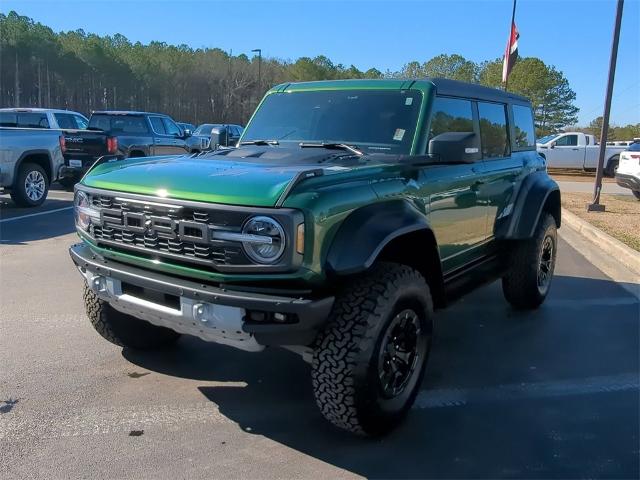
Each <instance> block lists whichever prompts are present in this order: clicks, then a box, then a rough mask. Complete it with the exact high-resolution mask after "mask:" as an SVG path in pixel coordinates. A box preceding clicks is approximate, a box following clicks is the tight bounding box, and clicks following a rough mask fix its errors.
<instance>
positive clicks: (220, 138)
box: [211, 127, 230, 150]
mask: <svg viewBox="0 0 640 480" xmlns="http://www.w3.org/2000/svg"><path fill="white" fill-rule="evenodd" d="M229 140H230V139H229V129H228V128H226V127H218V128H212V129H211V149H212V150H215V149H216V148H218V147H228V146H229Z"/></svg>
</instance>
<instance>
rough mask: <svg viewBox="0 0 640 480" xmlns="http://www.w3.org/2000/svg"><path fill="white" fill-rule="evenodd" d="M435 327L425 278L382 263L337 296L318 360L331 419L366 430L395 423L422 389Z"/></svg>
mask: <svg viewBox="0 0 640 480" xmlns="http://www.w3.org/2000/svg"><path fill="white" fill-rule="evenodd" d="M432 331H433V304H432V300H431V295H430V293H429V287H428V285H427V283H426V281H425V279H424V278H423V277H422V275H420V274H419V273H418V272H417V271H415V270H413V269H412V268H410V267H407V266H404V265H399V264H394V263H380V264H377V265H375V266H374V267H373V268H372V269H371V270H370V271H369V272H368V273H367V274H366V275H364V276H362V277H359V278H357V279H355V280H354V281H352V282H351V283H350V284H349V286H348V287H346V288H345V289H344V290H343V291H342V292H341V294H340V295H339V296H338V298H337V299H336V303H335V305H334V308H333V311H332V313H331V316H330V319H329V323H328V324H327V327H326V328H325V331H324V332H323V333H322V334H321V335H320V338H319V341H318V342H317V348H316V350H315V352H314V357H313V362H312V373H311V376H312V377H311V378H312V383H313V391H314V395H315V399H316V403H317V405H318V407H319V408H320V411H321V413H322V414H323V415H324V417H325V418H326V419H327V420H329V421H330V422H331V423H333V424H334V425H336V426H337V427H340V428H342V429H345V430H348V431H351V432H353V433H357V434H361V435H378V434H383V433H386V432H387V431H389V430H391V429H392V428H393V427H395V426H396V425H397V424H398V423H399V422H400V421H401V420H402V419H403V417H404V416H405V415H406V414H407V412H408V410H409V409H410V408H411V405H412V404H413V402H414V400H415V398H416V395H417V393H418V391H419V388H420V384H421V380H422V375H423V372H424V367H425V364H426V360H427V356H428V355H429V350H430V348H431V337H432Z"/></svg>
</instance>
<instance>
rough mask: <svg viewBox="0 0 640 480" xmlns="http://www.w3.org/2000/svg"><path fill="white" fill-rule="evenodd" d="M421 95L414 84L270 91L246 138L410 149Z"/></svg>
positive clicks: (377, 149)
mask: <svg viewBox="0 0 640 480" xmlns="http://www.w3.org/2000/svg"><path fill="white" fill-rule="evenodd" d="M421 100H422V94H421V93H420V92H419V91H415V90H404V91H401V90H329V91H314V92H293V93H272V94H270V95H268V96H267V97H266V98H265V99H264V101H263V102H262V104H261V105H260V108H259V109H258V110H257V111H256V113H255V115H254V117H253V119H252V120H251V122H250V123H249V125H247V127H246V129H245V132H244V135H243V136H242V141H243V142H247V141H252V140H278V141H280V142H296V143H300V142H317V143H345V144H348V145H353V146H357V147H358V148H359V149H361V150H363V151H364V152H365V153H366V152H367V151H368V152H369V153H373V152H381V153H410V151H411V143H412V141H413V137H414V133H415V129H416V123H417V121H418V113H419V111H420V104H421Z"/></svg>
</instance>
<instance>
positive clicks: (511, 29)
mask: <svg viewBox="0 0 640 480" xmlns="http://www.w3.org/2000/svg"><path fill="white" fill-rule="evenodd" d="M516 1H517V0H513V12H512V13H511V23H510V24H509V41H508V43H507V45H508V46H507V52H506V55H509V54H510V53H511V52H509V51H508V49H509V47H510V46H511V35H512V33H513V23H514V22H515V21H516ZM505 61H506V60H505ZM508 83H509V75H507V78H505V79H504V90H505V92H506V91H507V84H508Z"/></svg>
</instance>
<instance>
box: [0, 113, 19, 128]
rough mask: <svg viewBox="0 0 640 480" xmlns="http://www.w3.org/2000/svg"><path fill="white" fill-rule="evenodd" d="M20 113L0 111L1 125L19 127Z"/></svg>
mask: <svg viewBox="0 0 640 480" xmlns="http://www.w3.org/2000/svg"><path fill="white" fill-rule="evenodd" d="M17 126H18V115H16V114H15V113H13V112H0V127H17Z"/></svg>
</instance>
